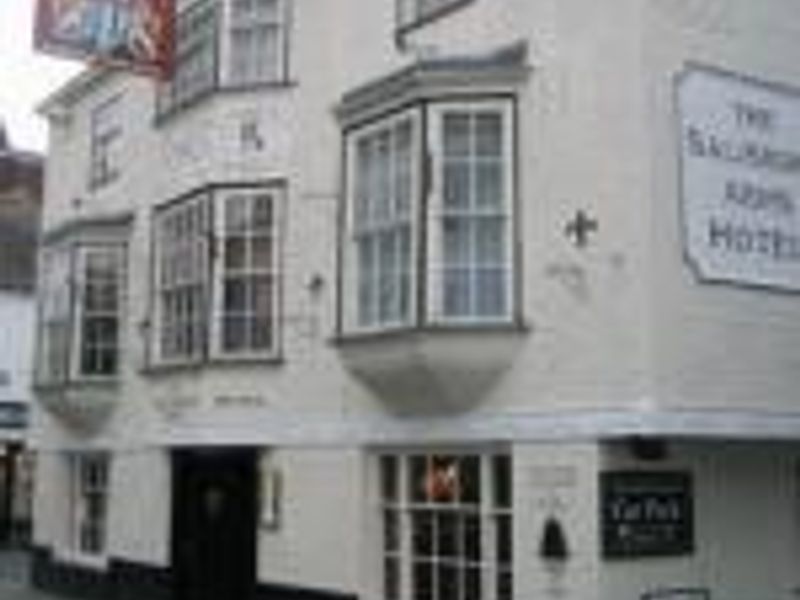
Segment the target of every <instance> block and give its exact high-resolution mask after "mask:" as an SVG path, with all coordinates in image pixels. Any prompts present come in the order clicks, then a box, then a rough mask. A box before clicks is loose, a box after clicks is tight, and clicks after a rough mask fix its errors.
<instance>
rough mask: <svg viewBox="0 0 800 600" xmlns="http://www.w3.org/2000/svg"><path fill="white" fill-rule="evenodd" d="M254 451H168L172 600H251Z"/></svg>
mask: <svg viewBox="0 0 800 600" xmlns="http://www.w3.org/2000/svg"><path fill="white" fill-rule="evenodd" d="M256 474H257V460H256V451H255V450H254V449H239V448H236V449H216V448H215V449H191V450H176V451H174V452H173V454H172V550H171V551H172V571H173V578H174V579H173V586H174V594H173V598H174V599H175V600H220V599H221V598H225V599H228V600H250V599H251V598H253V595H254V591H255V580H256V505H257V501H256V497H257V496H256Z"/></svg>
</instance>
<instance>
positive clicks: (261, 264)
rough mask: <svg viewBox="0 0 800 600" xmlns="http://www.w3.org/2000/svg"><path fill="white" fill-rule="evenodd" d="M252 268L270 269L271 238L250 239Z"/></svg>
mask: <svg viewBox="0 0 800 600" xmlns="http://www.w3.org/2000/svg"><path fill="white" fill-rule="evenodd" d="M251 252H252V267H253V268H254V269H259V270H271V269H272V260H273V259H272V238H271V237H257V238H253V239H252V247H251Z"/></svg>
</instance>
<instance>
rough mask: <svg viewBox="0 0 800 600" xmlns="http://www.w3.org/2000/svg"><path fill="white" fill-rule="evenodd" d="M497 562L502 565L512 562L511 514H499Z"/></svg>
mask: <svg viewBox="0 0 800 600" xmlns="http://www.w3.org/2000/svg"><path fill="white" fill-rule="evenodd" d="M495 518H496V520H497V550H496V556H497V562H498V564H500V565H505V566H508V565H509V564H511V557H512V551H511V544H512V541H511V516H510V515H497V517H495Z"/></svg>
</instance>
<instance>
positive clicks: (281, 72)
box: [223, 0, 290, 87]
mask: <svg viewBox="0 0 800 600" xmlns="http://www.w3.org/2000/svg"><path fill="white" fill-rule="evenodd" d="M237 1H243V2H249V3H250V5H251V7H252V6H256V7H257V6H258V5H259V4H260V2H259V0H227V2H226V13H225V15H226V18H225V36H224V44H223V55H224V56H225V57H226V60H225V61H224V65H225V74H224V78H223V80H224V81H225V84H226V85H228V86H231V87H247V86H253V85H260V84H269V83H283V82H285V81H286V77H287V73H286V63H287V60H286V59H287V55H288V38H289V27H290V13H289V6H290V3H289V2H287V1H286V0H273V1H274V2H275V3H276V5H277V6H276V9H275V14H274V16H273V18H269V17H265V16H263V15H260V14H259V13H258V10H257V8H256V9H254V8H251V10H250V11H248V12H247V13H244V14H239V13H237V6H236V4H237ZM258 29H269V30H270V31H272V33H273V35H274V36H275V38H276V40H275V56H274V57H273V58H274V64H273V65H272V67H271V68H263V69H260V70H259V69H254V68H253V65H254V63H253V60H252V59H253V57H254V56H258V55H261V56H265V55H266V53H265V52H264V48H261V52H258V51H256V52H255V54H253V53H252V52H251V53H250V54H249V61H250V62H249V63H248V64H249V65H250V69H249V70H248V71H247V72H245V73H239V72H237V64H238V62H237V61H238V60H239V58H240V57H239V55H238V53H237V44H236V41H235V38H236V36H237V35H243V34H244V35H249V36H251V41H250V48H249V50H251V51H252V50H254V49H256V48H257V46H256V45H254V43H253V36H254V30H258ZM245 32H246V33H245ZM245 62H246V61H245Z"/></svg>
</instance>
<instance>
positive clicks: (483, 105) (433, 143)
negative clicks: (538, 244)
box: [426, 99, 516, 325]
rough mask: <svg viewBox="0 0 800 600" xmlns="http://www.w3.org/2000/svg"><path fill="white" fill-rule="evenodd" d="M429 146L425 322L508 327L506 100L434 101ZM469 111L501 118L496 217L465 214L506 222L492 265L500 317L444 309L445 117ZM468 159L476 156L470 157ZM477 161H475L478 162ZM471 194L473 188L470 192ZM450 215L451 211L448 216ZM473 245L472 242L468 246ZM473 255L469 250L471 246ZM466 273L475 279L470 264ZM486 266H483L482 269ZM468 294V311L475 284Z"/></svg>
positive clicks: (510, 183)
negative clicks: (498, 280)
mask: <svg viewBox="0 0 800 600" xmlns="http://www.w3.org/2000/svg"><path fill="white" fill-rule="evenodd" d="M428 111H429V112H428V119H427V123H428V128H427V135H428V148H429V151H430V160H431V169H430V173H431V182H430V184H431V185H430V194H429V198H428V210H427V215H426V218H427V233H428V244H427V248H428V256H427V265H426V266H427V269H426V275H427V299H426V300H427V307H428V318H429V320H430V321H431V322H435V323H443V324H455V325H481V324H497V323H508V322H511V320H512V319H513V311H514V304H515V299H514V287H515V279H516V273H515V269H516V265H515V260H514V259H515V257H514V245H515V239H514V236H515V219H516V214H515V206H514V204H515V196H516V191H515V188H514V184H515V177H514V170H515V168H516V165H515V160H516V157H515V152H514V143H515V142H514V136H515V131H516V124H515V122H514V107H513V102H512V100H510V99H475V100H469V101H463V102H437V103H432V104H430V105H429V109H428ZM454 112H457V113H470V114H476V113H480V112H495V113H497V114H499V115H501V118H502V120H503V121H502V133H503V139H502V151H503V156H502V159H503V161H504V165H503V170H502V188H503V194H502V200H501V206H500V210H499V211H497V212H496V213H491V212H487V213H484V214H482V213H481V212H480V211H467V212H465V213H464V215H463V216H464V217H466V218H481V217H482V216H483V217H492V216H494V217H497V218H503V219H505V222H504V227H503V231H504V247H503V248H502V254H503V256H502V264H499V265H495V267H496V268H497V269H500V268H504V269H505V270H506V278H505V289H504V291H503V298H504V300H505V302H504V306H503V310H502V313H501V314H499V315H485V316H482V315H480V314H476V312H475V311H474V310H472V311H471V312H470V313H469V314H465V315H449V314H447V313H446V310H445V290H444V285H445V282H444V275H443V272H442V271H443V269H444V268H445V262H444V252H443V244H444V235H443V219H444V216H445V207H444V180H445V175H444V161H445V157H444V140H443V132H444V126H443V123H444V117H445V115H447V114H451V113H454ZM470 158H473V159H474V158H475V157H474V156H470ZM477 160H480V159H477ZM471 184H474V172H472V171H471ZM470 189H471V193H472V194H473V195H474V194H475V190H474V188H472V187H471V188H470ZM450 214H454V213H450ZM472 244H473V246H474V244H475V242H474V240H473V242H472ZM472 250H473V254H474V247H473V248H472ZM464 268H465V269H470V270H471V272H472V274H471V277H472V278H473V279H474V277H475V274H474V271H475V270H477V269H476V266H475V264H468V265H464ZM485 268H486V267H485ZM470 289H471V291H472V296H471V297H470V300H469V303H470V305H471V306H472V307H473V309H474V307H475V305H476V299H475V292H476V291H477V290H478V289H479V288H478V286H477V285H476V284H475V283H474V281H473V284H472V286H471V288H470Z"/></svg>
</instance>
